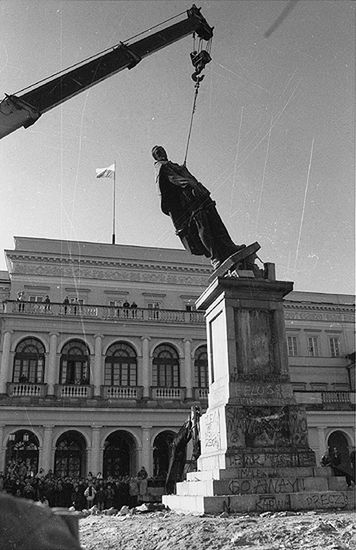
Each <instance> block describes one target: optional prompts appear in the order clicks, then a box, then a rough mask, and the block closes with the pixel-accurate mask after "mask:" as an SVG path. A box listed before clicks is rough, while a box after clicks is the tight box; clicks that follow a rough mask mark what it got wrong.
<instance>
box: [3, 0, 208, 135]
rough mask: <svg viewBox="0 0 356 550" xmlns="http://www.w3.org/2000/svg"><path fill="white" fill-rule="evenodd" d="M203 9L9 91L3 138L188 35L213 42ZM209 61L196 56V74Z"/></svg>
mask: <svg viewBox="0 0 356 550" xmlns="http://www.w3.org/2000/svg"><path fill="white" fill-rule="evenodd" d="M200 9H201V8H197V7H196V6H195V4H193V6H192V7H191V8H190V9H189V10H187V12H186V13H187V17H186V19H184V20H183V21H180V22H178V23H175V24H173V25H170V26H168V27H166V28H163V29H161V30H159V31H157V32H155V33H153V34H150V35H149V36H146V37H144V38H141V39H140V40H137V41H136V42H132V43H131V44H125V43H123V42H120V43H119V44H118V45H116V46H114V47H112V48H111V49H110V50H109V51H106V53H101V54H97V56H94V57H93V58H90V59H89V60H87V61H83V62H82V63H80V64H78V65H76V66H75V68H71V67H70V68H69V69H67V70H65V71H63V73H61V74H60V75H59V76H56V75H54V77H53V78H51V77H49V78H48V79H45V81H41V82H44V83H43V84H40V83H39V84H40V85H37V86H36V85H33V86H30V87H29V88H26V90H29V91H25V93H22V94H21V95H16V94H11V95H7V94H5V98H4V99H3V100H2V101H1V102H0V139H1V138H3V137H4V136H6V135H8V134H11V133H12V132H14V131H15V130H17V129H18V128H20V127H21V126H23V127H24V128H28V127H29V126H31V125H32V124H34V123H35V122H36V121H37V120H38V119H39V117H40V116H41V115H42V114H43V113H46V112H47V111H49V110H50V109H53V108H54V107H56V106H57V105H60V104H61V103H63V102H64V101H67V100H68V99H70V98H72V97H74V96H76V95H78V94H80V93H81V92H84V91H85V90H87V89H88V88H90V87H91V86H94V85H95V84H98V82H101V81H102V80H105V79H106V78H109V77H110V76H112V75H114V74H116V73H118V72H119V71H122V70H123V69H125V68H127V69H132V68H133V67H135V66H136V65H137V64H138V63H139V62H140V61H141V59H143V58H144V57H147V56H148V55H150V54H151V53H154V52H156V51H158V50H160V49H162V48H164V47H166V46H169V45H170V44H173V43H174V42H177V41H178V40H180V39H181V38H184V37H185V36H188V35H190V34H197V36H198V37H199V39H200V40H205V41H207V42H209V41H210V40H211V39H212V36H213V28H212V27H210V26H209V25H208V23H207V21H206V20H205V19H204V17H203V16H202V15H201V13H200ZM141 34H143V33H141ZM203 51H204V50H203ZM209 61H210V56H209V55H207V56H206V55H204V54H203V55H200V56H196V57H192V62H193V65H194V67H195V73H194V74H195V75H197V74H199V73H200V72H201V71H202V70H203V68H204V66H205V64H206V63H208V62H209ZM18 93H19V92H18Z"/></svg>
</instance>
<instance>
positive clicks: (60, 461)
mask: <svg viewBox="0 0 356 550" xmlns="http://www.w3.org/2000/svg"><path fill="white" fill-rule="evenodd" d="M85 473H86V443H85V439H84V437H83V436H82V434H80V433H79V432H76V431H75V430H70V431H68V432H65V433H64V434H62V435H61V436H60V438H59V439H58V441H57V445H56V452H55V455H54V474H55V475H56V476H59V477H74V478H78V477H84V475H85Z"/></svg>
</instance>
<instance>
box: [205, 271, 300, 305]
mask: <svg viewBox="0 0 356 550" xmlns="http://www.w3.org/2000/svg"><path fill="white" fill-rule="evenodd" d="M292 290H293V282H292V281H270V280H269V279H247V278H246V279H245V278H242V279H236V278H234V277H218V278H216V279H214V281H212V283H211V284H210V285H209V286H208V287H207V288H206V289H205V290H204V291H203V293H202V294H201V295H200V296H199V298H198V299H197V301H196V303H195V304H196V308H197V309H202V310H207V309H208V308H209V307H210V306H211V304H212V303H213V302H214V301H215V300H216V298H218V297H219V296H220V295H221V294H222V293H224V297H225V298H234V299H241V300H244V299H248V300H254V301H266V300H267V301H276V302H280V301H281V300H282V298H283V297H284V296H286V295H287V294H289V292H291V291H292Z"/></svg>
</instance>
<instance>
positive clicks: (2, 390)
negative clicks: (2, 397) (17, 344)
mask: <svg viewBox="0 0 356 550" xmlns="http://www.w3.org/2000/svg"><path fill="white" fill-rule="evenodd" d="M11 334H12V330H6V331H5V332H4V338H3V341H2V356H1V365H0V394H6V393H7V387H6V385H7V382H9V371H10V347H11Z"/></svg>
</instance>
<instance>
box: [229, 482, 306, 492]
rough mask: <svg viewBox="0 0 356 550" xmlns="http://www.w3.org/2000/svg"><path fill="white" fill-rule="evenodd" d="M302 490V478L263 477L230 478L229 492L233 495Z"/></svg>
mask: <svg viewBox="0 0 356 550" xmlns="http://www.w3.org/2000/svg"><path fill="white" fill-rule="evenodd" d="M298 491H304V480H303V479H302V478H300V479H297V478H275V479H273V478H265V479H256V478H255V479H232V480H231V481H230V482H229V492H230V493H232V494H233V495H243V494H268V493H296V492H298Z"/></svg>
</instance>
